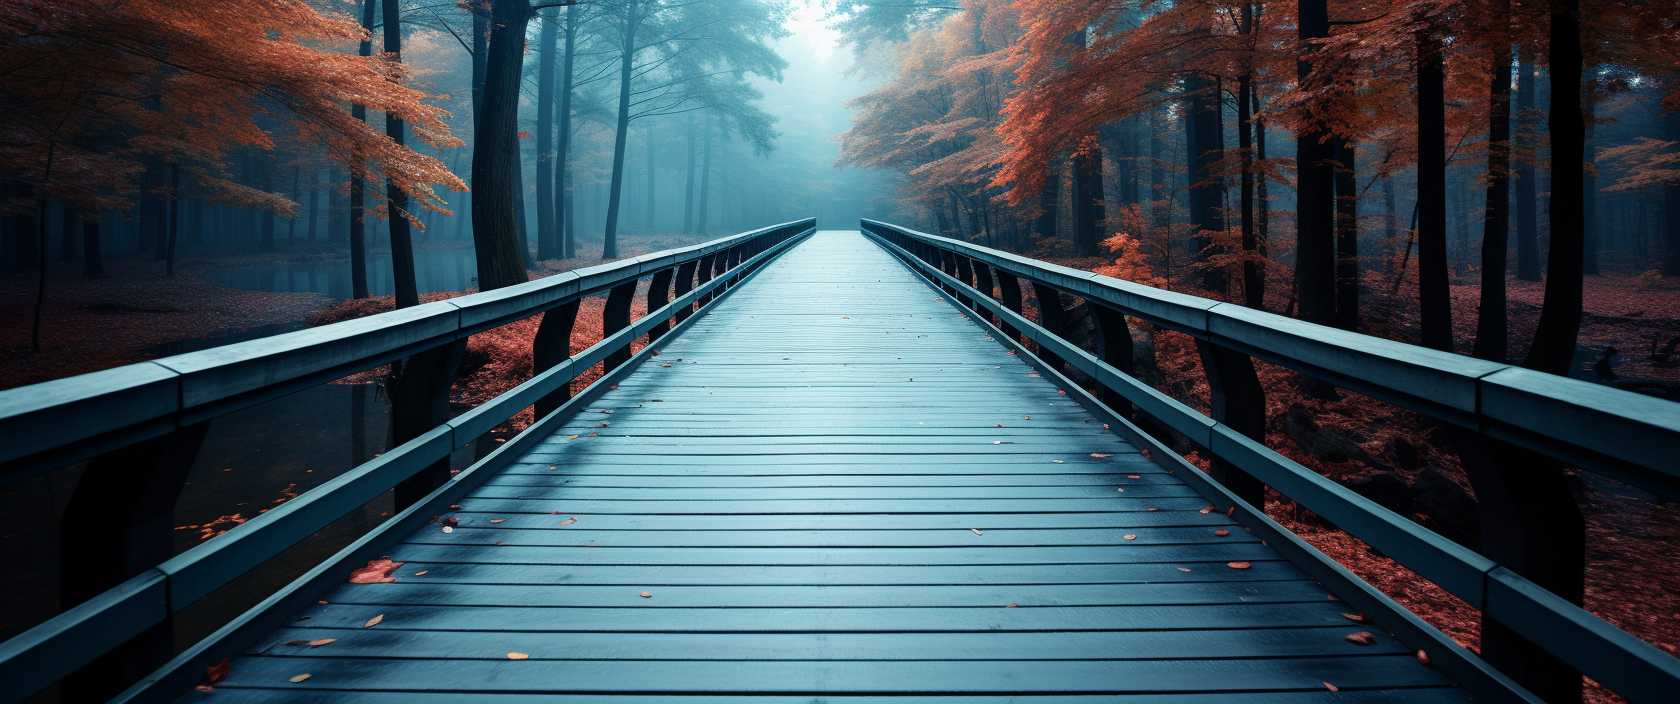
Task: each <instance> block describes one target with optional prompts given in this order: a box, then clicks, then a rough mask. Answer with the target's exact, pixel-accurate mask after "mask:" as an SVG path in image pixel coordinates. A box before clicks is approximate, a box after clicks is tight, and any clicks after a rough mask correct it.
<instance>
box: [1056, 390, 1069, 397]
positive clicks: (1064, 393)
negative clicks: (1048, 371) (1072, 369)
mask: <svg viewBox="0 0 1680 704" xmlns="http://www.w3.org/2000/svg"><path fill="white" fill-rule="evenodd" d="M1056 393H1058V394H1061V395H1063V396H1066V395H1067V392H1066V391H1060V390H1058V391H1056Z"/></svg>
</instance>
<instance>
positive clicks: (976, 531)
mask: <svg viewBox="0 0 1680 704" xmlns="http://www.w3.org/2000/svg"><path fill="white" fill-rule="evenodd" d="M969 530H971V531H974V534H975V535H985V533H982V532H980V529H979V528H970V529H969Z"/></svg>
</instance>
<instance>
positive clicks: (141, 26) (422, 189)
mask: <svg viewBox="0 0 1680 704" xmlns="http://www.w3.org/2000/svg"><path fill="white" fill-rule="evenodd" d="M364 36H365V32H363V31H362V29H361V27H360V26H359V25H358V24H357V23H356V22H355V21H354V20H353V19H351V18H349V17H348V16H345V15H339V14H332V15H326V14H322V13H321V12H320V11H318V10H316V9H315V8H314V7H313V6H311V4H310V3H308V2H305V1H304V0H125V1H124V2H106V1H104V0H51V1H48V0H0V45H4V46H5V47H6V51H5V52H4V53H0V170H3V171H4V172H6V173H7V174H8V178H11V179H13V180H15V181H18V182H21V183H25V184H29V185H30V186H32V188H31V189H30V190H32V191H35V192H33V193H24V194H19V196H20V197H19V198H18V200H17V201H16V202H11V203H0V208H5V209H9V210H14V211H15V210H26V209H31V208H32V207H33V205H32V203H33V201H36V200H37V199H39V198H49V199H54V200H61V201H69V202H72V203H76V204H78V205H80V206H82V207H83V208H84V209H92V208H96V207H98V208H124V207H127V206H128V205H129V204H130V199H131V198H132V196H134V195H135V193H136V186H135V183H134V182H135V180H136V178H137V176H138V174H139V173H140V172H142V171H144V169H145V166H144V164H143V163H142V160H143V159H151V158H162V159H164V160H166V161H170V162H174V163H176V164H178V165H179V166H180V167H182V168H184V169H187V170H190V172H191V174H192V176H193V177H195V178H196V180H197V181H198V182H199V184H201V185H202V186H205V187H206V188H208V189H209V190H210V191H211V193H212V194H213V197H217V198H220V199H223V200H229V201H234V202H238V203H240V204H243V205H247V206H254V207H258V208H263V209H269V210H274V211H279V212H282V213H290V212H291V209H292V206H293V205H294V204H293V203H292V202H291V201H290V200H288V199H286V198H284V197H282V196H281V195H279V194H275V193H266V192H263V191H261V190H258V189H254V188H250V187H247V186H243V185H240V184H237V183H235V182H234V181H233V179H232V178H231V174H230V172H229V164H228V160H229V157H230V153H231V152H233V151H235V150H245V149H256V150H262V151H274V150H276V149H279V148H280V147H281V144H280V141H279V140H280V139H281V138H280V137H277V132H278V133H282V134H283V135H284V137H285V138H290V139H295V140H297V141H298V142H301V143H306V144H313V145H315V146H316V147H318V148H320V149H322V150H324V152H325V153H326V155H327V156H328V157H329V158H331V159H333V160H335V161H337V162H338V163H340V164H341V165H343V166H344V167H345V168H346V169H347V170H348V171H350V172H351V173H352V174H354V175H357V176H361V177H362V178H363V179H365V180H367V181H369V182H375V183H377V182H378V181H380V180H384V179H390V180H391V181H392V182H393V183H395V184H396V185H397V187H398V188H400V189H402V190H403V191H404V192H406V193H408V194H409V197H410V198H411V199H413V201H414V202H415V203H416V204H418V207H425V208H430V209H442V207H443V205H444V204H443V202H442V201H441V200H440V199H439V198H438V197H437V195H435V194H434V193H433V192H432V186H433V185H434V184H443V185H446V186H448V187H449V188H451V189H454V190H464V189H465V188H466V186H465V184H464V183H463V182H462V181H461V180H460V179H458V178H456V177H455V176H453V175H451V174H450V172H449V170H448V169H447V168H445V167H444V165H443V164H442V163H441V162H439V161H438V160H436V159H434V158H432V157H428V156H423V155H421V154H419V153H417V152H415V151H413V150H411V149H408V148H406V147H403V146H400V145H397V144H395V143H394V142H392V141H391V140H390V139H388V138H386V137H385V135H384V134H383V133H382V132H381V131H380V130H379V129H378V128H377V127H376V126H374V125H369V124H366V123H364V122H362V121H361V120H357V119H354V118H352V117H351V115H350V112H349V111H348V109H347V108H348V107H349V105H350V104H351V103H352V102H354V103H359V104H361V105H364V106H366V107H367V108H368V109H370V110H377V111H383V112H388V113H390V114H392V115H394V116H396V117H399V118H401V119H403V120H405V121H406V122H407V123H408V124H409V125H411V127H412V129H413V132H414V134H415V136H416V137H418V138H419V139H421V140H423V141H425V142H427V143H429V144H432V145H434V146H452V145H458V144H460V143H461V142H460V140H457V139H455V138H454V137H452V136H451V135H450V133H449V128H448V127H447V126H446V125H445V124H444V122H443V119H444V117H446V116H447V113H446V112H445V111H443V110H442V109H440V108H438V107H435V106H432V105H428V104H427V103H426V102H425V101H426V100H427V98H428V97H429V96H427V95H426V94H424V93H422V92H419V91H416V90H413V89H410V88H408V87H405V86H404V85H403V84H402V82H401V81H402V78H403V75H404V67H403V64H401V63H398V62H394V61H389V60H387V59H386V58H384V57H360V56H356V55H354V54H353V53H334V52H333V51H331V50H332V49H333V48H334V47H340V46H343V45H346V44H348V43H350V42H357V41H360V40H361V39H362V38H363V37H364ZM377 190H378V189H370V195H377V194H376V193H375V191H377ZM8 206H9V207H8Z"/></svg>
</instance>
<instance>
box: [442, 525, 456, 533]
mask: <svg viewBox="0 0 1680 704" xmlns="http://www.w3.org/2000/svg"><path fill="white" fill-rule="evenodd" d="M443 532H445V533H453V532H455V529H454V528H451V527H449V526H444V527H443Z"/></svg>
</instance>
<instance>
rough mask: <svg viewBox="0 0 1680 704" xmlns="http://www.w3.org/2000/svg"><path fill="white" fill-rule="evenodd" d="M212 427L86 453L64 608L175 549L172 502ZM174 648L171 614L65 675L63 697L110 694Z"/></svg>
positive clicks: (70, 515) (62, 557)
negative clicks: (90, 456) (88, 456)
mask: <svg viewBox="0 0 1680 704" xmlns="http://www.w3.org/2000/svg"><path fill="white" fill-rule="evenodd" d="M209 429H210V422H209V421H205V422H202V423H198V424H195V425H189V426H187V427H185V428H181V429H180V430H176V431H175V432H172V433H169V434H167V435H163V436H161V437H157V438H153V439H150V440H145V441H142V442H139V443H136V444H134V445H130V446H128V447H125V448H123V449H120V450H115V451H112V452H107V453H105V454H103V455H99V456H97V457H94V458H93V459H91V460H88V463H87V468H86V469H84V470H83V471H82V477H81V479H80V480H79V481H77V483H76V488H75V490H74V492H73V493H71V495H70V501H69V503H68V504H67V505H66V506H65V508H64V517H63V518H62V519H61V520H60V523H59V543H58V553H59V561H58V565H59V567H58V573H59V582H58V590H59V605H60V607H61V608H63V609H68V608H70V607H72V606H75V605H77V604H81V603H83V602H85V601H87V600H89V599H92V598H94V597H96V596H99V595H100V594H101V593H103V592H104V591H105V590H107V589H110V588H112V587H115V586H117V585H118V584H121V583H123V582H124V581H127V580H129V579H131V578H133V577H136V576H138V575H140V574H141V573H143V572H145V571H146V570H149V569H151V568H153V567H156V566H157V565H158V564H160V563H162V562H163V561H164V560H168V559H169V558H170V557H171V556H172V554H173V552H174V549H173V548H174V539H175V531H174V521H173V520H172V519H173V518H174V515H175V502H176V500H177V499H178V498H179V497H180V495H181V488H182V487H183V486H184V485H185V484H186V481H187V473H188V472H189V471H190V470H191V469H192V465H193V461H194V460H196V459H197V458H198V451H199V448H201V447H203V445H204V436H205V434H206V433H207V432H208V431H209ZM251 515H252V516H253V517H254V516H255V515H256V513H255V512H254V511H253V512H252V514H251ZM173 648H174V626H173V620H172V619H169V618H166V619H164V620H163V622H162V623H159V624H157V625H155V626H153V627H151V628H149V629H147V630H146V631H144V632H142V633H141V634H140V635H138V636H135V637H134V638H133V639H131V640H129V641H128V642H127V643H125V644H123V645H122V646H120V647H118V648H116V649H115V650H112V651H111V652H108V653H106V654H104V655H102V656H100V657H99V658H97V659H95V660H94V661H93V662H91V663H89V664H88V665H86V666H85V667H82V668H81V669H79V670H77V671H76V674H75V675H72V676H70V677H68V678H66V679H65V680H64V683H63V688H64V689H63V699H64V701H67V702H83V701H90V702H91V701H99V702H102V701H105V700H107V699H110V698H111V697H113V696H116V695H117V694H118V693H120V692H122V690H123V689H124V688H126V687H128V685H130V684H133V683H135V682H138V681H139V680H140V678H142V677H144V676H146V675H147V674H148V673H150V672H151V671H152V670H155V669H157V668H158V667H160V666H162V665H163V664H164V663H165V662H168V661H169V658H170V656H172V655H173V654H174V650H173Z"/></svg>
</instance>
